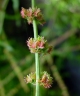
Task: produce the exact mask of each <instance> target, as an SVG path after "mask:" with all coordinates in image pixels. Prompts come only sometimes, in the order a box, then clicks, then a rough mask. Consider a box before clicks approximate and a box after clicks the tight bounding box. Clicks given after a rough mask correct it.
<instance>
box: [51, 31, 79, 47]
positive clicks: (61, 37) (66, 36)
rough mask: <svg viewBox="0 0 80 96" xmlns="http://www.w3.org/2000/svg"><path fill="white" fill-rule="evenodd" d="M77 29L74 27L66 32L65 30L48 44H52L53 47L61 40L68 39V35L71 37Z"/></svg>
mask: <svg viewBox="0 0 80 96" xmlns="http://www.w3.org/2000/svg"><path fill="white" fill-rule="evenodd" d="M77 32H78V31H77V30H76V29H71V30H69V31H67V32H65V33H64V34H63V35H62V36H60V37H59V38H57V39H55V40H53V41H52V42H51V43H50V45H53V47H55V46H56V45H58V44H60V43H61V42H63V41H64V40H66V39H68V38H69V37H71V36H72V35H74V34H76V33H77Z"/></svg>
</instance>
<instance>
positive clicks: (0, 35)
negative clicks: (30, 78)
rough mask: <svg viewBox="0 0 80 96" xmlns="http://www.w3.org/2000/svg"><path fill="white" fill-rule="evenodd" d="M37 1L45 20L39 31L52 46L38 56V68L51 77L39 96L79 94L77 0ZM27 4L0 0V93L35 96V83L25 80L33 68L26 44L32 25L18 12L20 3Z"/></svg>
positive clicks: (79, 8) (79, 17)
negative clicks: (47, 87)
mask: <svg viewBox="0 0 80 96" xmlns="http://www.w3.org/2000/svg"><path fill="white" fill-rule="evenodd" d="M36 1H37V6H38V7H40V8H41V10H42V11H43V15H44V18H45V21H46V23H45V25H44V26H41V25H38V30H39V34H40V35H42V36H44V37H45V38H46V39H47V40H48V42H49V43H50V45H52V46H53V50H52V53H51V54H46V55H42V56H41V57H40V63H41V70H42V71H44V70H46V71H48V72H49V73H50V74H51V75H52V77H53V85H52V87H51V88H50V89H44V88H43V87H41V96H80V0H36ZM30 6H31V0H0V96H26V95H27V96H35V86H33V85H31V84H28V85H26V84H25V82H24V76H26V75H27V74H29V73H30V72H34V71H35V64H34V62H35V61H34V54H31V53H30V52H29V49H28V47H27V45H26V40H27V39H28V38H29V37H33V28H32V25H28V24H27V22H26V21H25V20H23V19H22V18H21V16H20V10H21V7H24V8H29V7H30Z"/></svg>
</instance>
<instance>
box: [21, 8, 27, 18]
mask: <svg viewBox="0 0 80 96" xmlns="http://www.w3.org/2000/svg"><path fill="white" fill-rule="evenodd" d="M21 16H22V18H26V9H25V8H23V7H22V10H21Z"/></svg>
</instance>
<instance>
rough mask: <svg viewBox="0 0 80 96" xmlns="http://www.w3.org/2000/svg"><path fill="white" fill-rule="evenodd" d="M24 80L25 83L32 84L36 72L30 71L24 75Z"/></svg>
mask: <svg viewBox="0 0 80 96" xmlns="http://www.w3.org/2000/svg"><path fill="white" fill-rule="evenodd" d="M24 81H25V82H26V83H32V84H34V83H35V81H36V74H35V73H30V74H29V75H27V76H26V77H24Z"/></svg>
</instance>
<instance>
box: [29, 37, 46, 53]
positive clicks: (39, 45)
mask: <svg viewBox="0 0 80 96" xmlns="http://www.w3.org/2000/svg"><path fill="white" fill-rule="evenodd" d="M46 43H47V40H45V39H44V37H41V36H38V38H37V39H34V38H29V39H28V41H27V46H28V47H29V49H30V52H31V53H40V52H42V51H43V50H44V49H45V47H46Z"/></svg>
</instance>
